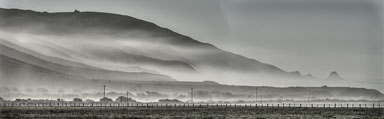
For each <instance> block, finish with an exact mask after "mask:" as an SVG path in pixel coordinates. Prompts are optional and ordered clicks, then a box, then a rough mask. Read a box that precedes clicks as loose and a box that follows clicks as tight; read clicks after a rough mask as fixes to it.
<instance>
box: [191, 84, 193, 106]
mask: <svg viewBox="0 0 384 119" xmlns="http://www.w3.org/2000/svg"><path fill="white" fill-rule="evenodd" d="M191 102H192V103H193V88H191Z"/></svg>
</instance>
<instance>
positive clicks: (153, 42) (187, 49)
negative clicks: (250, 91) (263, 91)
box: [0, 9, 306, 81]
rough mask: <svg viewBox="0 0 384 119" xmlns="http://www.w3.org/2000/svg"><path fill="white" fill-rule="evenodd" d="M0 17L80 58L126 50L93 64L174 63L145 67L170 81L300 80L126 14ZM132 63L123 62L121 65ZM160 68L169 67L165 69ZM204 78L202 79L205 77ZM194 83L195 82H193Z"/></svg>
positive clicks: (11, 27)
mask: <svg viewBox="0 0 384 119" xmlns="http://www.w3.org/2000/svg"><path fill="white" fill-rule="evenodd" d="M0 18H2V20H0V26H2V29H3V30H5V31H9V32H18V33H20V32H22V33H26V34H32V35H37V36H44V37H48V38H47V39H59V40H55V41H59V42H64V43H67V42H70V41H73V42H79V44H71V45H67V46H69V47H72V49H73V50H77V51H78V52H82V53H83V54H88V55H89V54H90V53H91V52H99V51H97V50H93V49H81V48H84V47H85V46H87V45H90V44H92V45H94V47H93V48H98V50H99V49H100V50H101V51H106V50H108V49H109V50H110V48H103V47H105V45H109V44H110V45H111V46H112V47H115V48H120V49H126V48H127V47H129V49H128V50H124V51H125V52H127V53H128V54H121V55H112V54H108V53H106V54H105V55H101V56H99V55H98V56H95V60H96V61H100V62H107V63H108V62H109V63H111V62H116V61H121V60H124V59H126V58H132V57H134V56H140V57H141V56H143V57H151V58H154V59H159V60H160V61H161V60H168V61H175V62H170V64H164V66H163V67H156V66H154V65H153V64H151V63H147V65H148V66H147V65H146V67H145V68H149V69H153V70H155V71H157V72H160V73H161V74H164V75H170V76H171V77H174V78H176V79H179V78H184V77H190V76H193V75H195V74H196V73H199V74H203V77H208V78H206V79H201V80H209V79H212V78H214V77H212V76H211V75H213V74H214V73H215V72H223V73H225V72H230V73H242V74H249V75H250V76H249V77H253V76H252V75H258V74H261V75H268V76H278V77H279V76H281V77H288V78H306V77H304V76H302V75H300V73H297V72H293V73H290V72H286V71H284V70H282V69H280V68H279V67H277V66H274V65H271V64H266V63H262V62H260V61H258V60H255V59H251V58H247V57H244V56H241V55H238V54H234V53H231V52H228V51H225V50H222V49H220V48H217V47H216V46H214V45H212V44H208V43H203V42H200V41H197V40H194V39H192V38H191V37H188V36H185V35H182V34H179V33H177V32H174V31H172V30H170V29H168V28H163V27H160V26H158V25H156V24H154V23H151V22H147V21H144V20H140V19H137V18H134V17H131V16H126V15H120V14H113V13H103V12H55V13H46V12H36V11H31V10H30V11H28V10H19V9H0ZM50 37H52V38H50ZM61 39H64V40H61ZM51 41H52V40H51ZM83 42H84V43H83ZM99 42H100V43H99ZM82 43H83V44H82ZM88 43H90V44H88ZM122 44H128V45H132V46H125V45H122ZM76 48H77V49H76ZM132 49H140V52H142V53H141V54H137V52H136V51H134V50H132ZM135 53H136V54H135ZM108 55H109V56H108ZM101 59H102V60H101ZM142 59H143V58H139V59H135V60H133V61H135V62H133V64H135V63H136V64H137V63H138V62H137V61H141V60H142ZM149 62H153V61H149ZM120 63H124V62H120ZM133 64H127V63H125V64H124V65H133ZM184 64H187V65H184ZM172 65H175V66H180V65H184V66H186V67H187V68H188V67H190V68H191V69H195V70H196V71H197V72H196V73H191V71H192V70H186V71H181V70H180V69H178V68H177V67H172ZM111 66H112V65H111ZM165 67H169V69H167V68H165ZM180 72H181V73H180ZM184 74H186V75H188V76H186V75H184ZM205 74H208V75H207V76H205ZM297 74H299V75H297ZM210 77H211V78H210ZM194 79H199V77H195V78H194ZM216 81H217V80H216Z"/></svg>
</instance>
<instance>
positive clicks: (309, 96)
mask: <svg viewBox="0 0 384 119" xmlns="http://www.w3.org/2000/svg"><path fill="white" fill-rule="evenodd" d="M310 100H311V90H309V91H308V99H307V101H308V102H309V101H310Z"/></svg>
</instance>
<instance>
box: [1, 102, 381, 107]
mask: <svg viewBox="0 0 384 119" xmlns="http://www.w3.org/2000/svg"><path fill="white" fill-rule="evenodd" d="M0 106H1V107H134V108H384V106H383V105H382V104H380V103H363V104H356V103H353V104H345V103H339V104H338V103H324V104H297V103H294V104H291V103H288V104H285V103H281V104H200V103H196V104H191V103H178V104H164V103H115V102H110V103H100V102H89V103H88V102H5V103H0Z"/></svg>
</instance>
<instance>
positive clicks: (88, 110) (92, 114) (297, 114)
mask: <svg viewBox="0 0 384 119" xmlns="http://www.w3.org/2000/svg"><path fill="white" fill-rule="evenodd" d="M0 118H1V119H3V118H4V119H5V118H75V119H76V118H82V119H83V118H89V119H95V118H121V119H123V118H126V119H152V118H156V119H158V118H160V119H174V118H176V119H184V118H186V119H201V118H204V119H330V118H331V119H356V118H363V119H384V108H310V107H302V108H299V107H290V108H288V107H268V108H266V107H258V108H256V107H229V108H220V107H218V108H215V107H212V108H211V107H194V108H192V107H188V108H183V107H177V108H175V107H160V108H146V107H0Z"/></svg>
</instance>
